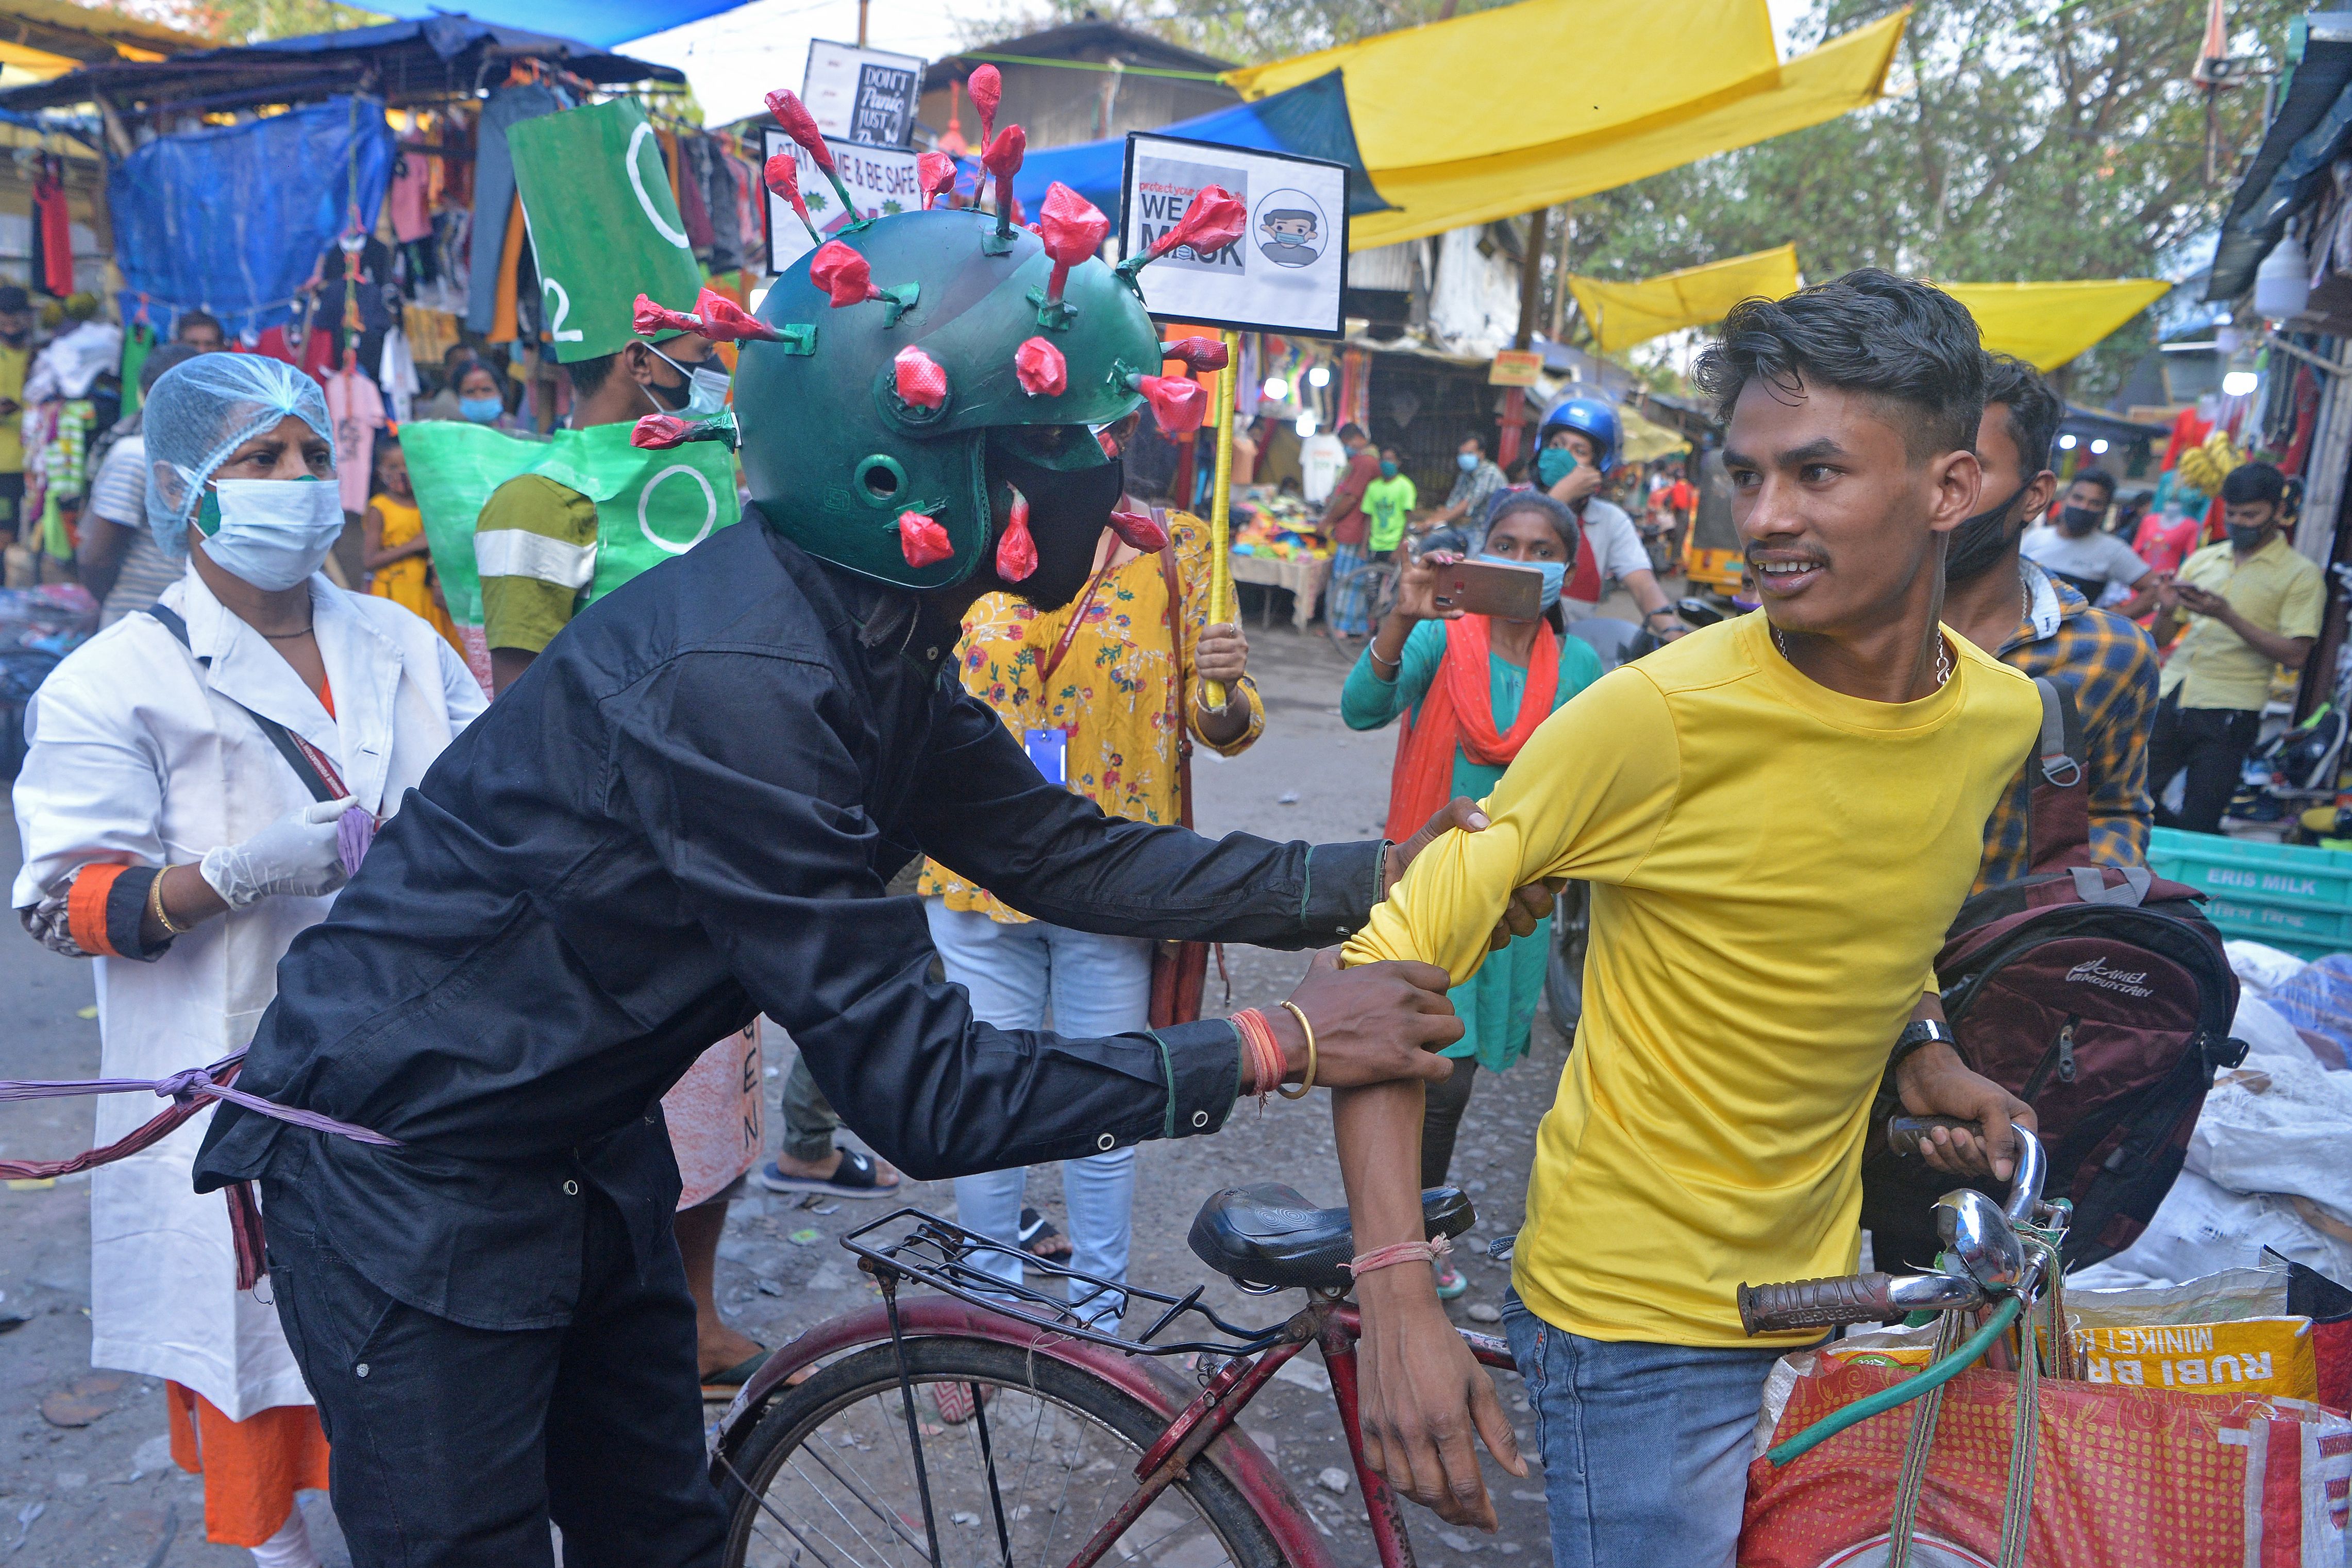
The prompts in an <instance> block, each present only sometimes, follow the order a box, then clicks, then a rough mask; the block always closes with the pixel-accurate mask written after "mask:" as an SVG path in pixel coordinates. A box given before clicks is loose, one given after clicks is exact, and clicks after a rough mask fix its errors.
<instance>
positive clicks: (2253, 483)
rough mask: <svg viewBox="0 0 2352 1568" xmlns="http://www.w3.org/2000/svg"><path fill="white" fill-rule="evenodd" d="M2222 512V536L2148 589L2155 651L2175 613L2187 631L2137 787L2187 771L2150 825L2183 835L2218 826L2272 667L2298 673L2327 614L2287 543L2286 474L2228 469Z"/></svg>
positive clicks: (2310, 569)
mask: <svg viewBox="0 0 2352 1568" xmlns="http://www.w3.org/2000/svg"><path fill="white" fill-rule="evenodd" d="M2221 519H2222V524H2223V526H2224V527H2225V528H2228V529H2229V531H2230V537H2229V538H2228V540H2227V541H2226V542H2224V543H2221V544H2217V545H2208V546H2207V547H2206V548H2205V549H2201V550H2199V551H2198V552H2197V553H2196V554H2195V555H2192V556H2190V557H2189V559H2187V560H2184V561H2182V562H2181V563H2180V575H2179V578H2178V579H2176V580H2174V581H2172V582H2170V583H2168V584H2166V585H2165V586H2164V587H2163V588H2160V589H2158V591H2157V601H2158V603H2159V604H2161V605H2162V606H2163V608H2162V609H2160V610H2158V612H2157V616H2156V627H2155V632H2156V641H2157V644H2158V646H2159V647H2161V646H2163V645H2164V644H2165V643H2169V642H2170V641H2171V640H2172V636H2173V633H2174V632H2175V631H2176V630H2177V629H2178V628H2179V624H2180V622H2181V620H2182V619H2183V617H2184V615H2185V616H2186V618H2187V620H2188V622H2189V630H2188V631H2187V632H2182V633H2181V634H2180V645H2179V647H2177V648H2175V649H2173V651H2172V657H2171V658H2170V659H2168V660H2167V661H2166V663H2165V666H2164V681H2163V684H2162V685H2159V686H2158V688H2157V690H2158V694H2159V695H2158V703H2157V706H2156V733H2155V734H2154V735H2153V736H2151V737H2149V739H2148V745H2147V787H2148V789H2150V790H2151V791H2153V792H2154V793H2155V794H2156V795H2157V797H2158V800H2159V802H2160V801H2161V800H2162V797H2163V794H2164V789H2165V786H2166V785H2168V784H2169V783H2171V782H2172V776H2173V775H2174V774H2176V773H2178V772H2179V771H2180V770H2181V769H2182V768H2187V769H2188V770H2189V779H2188V781H2187V782H2186V783H2185V784H2184V785H2183V786H2182V789H2181V795H2180V810H2179V812H2178V813H2177V814H2176V813H2174V812H2170V811H2168V810H2165V809H2164V807H2163V806H2162V804H2160V803H2159V804H2158V807H2157V810H2156V821H2157V824H2158V826H2159V827H2166V828H2186V829H2188V830H2189V831H2190V832H2192V833H2218V832H2220V831H2221V813H2222V812H2223V811H2224V810H2227V809H2228V807H2229V804H2230V797H2231V796H2232V795H2234V794H2236V793H2237V792H2238V774H2239V771H2240V769H2241V768H2242V767H2243V766H2244V764H2245V760H2246V753H2247V752H2249V751H2251V750H2252V749H2253V745H2254V741H2255V738H2256V737H2257V734H2258V732H2259V731H2260V730H2261V728H2262V724H2263V705H2265V704H2266V703H2268V702H2269V701H2270V697H2271V673H2272V672H2273V670H2274V669H2276V668H2277V667H2278V666H2280V665H2282V664H2284V666H2286V668H2288V669H2290V670H2300V669H2302V668H2303V666H2304V664H2305V661H2306V660H2308V659H2309V658H2310V657H2311V648H2312V644H2313V643H2315V642H2316V641H2318V638H2319V623H2320V620H2321V618H2322V617H2323V616H2324V615H2326V612H2327V588H2326V582H2325V581H2324V580H2322V579H2321V577H2320V575H2319V569H2318V568H2317V567H2315V566H2314V565H2312V563H2311V562H2310V561H2309V560H2308V559H2305V557H2304V556H2303V555H2302V554H2301V553H2299V552H2298V551H2297V550H2296V549H2295V548H2294V546H2293V545H2291V544H2289V543H2288V542H2287V541H2286V538H2285V535H2284V530H2285V527H2286V523H2287V520H2288V517H2287V509H2286V479H2285V476H2283V475H2282V474H2280V473H2279V471H2278V470H2277V469H2275V468H2273V467H2272V466H2271V465H2269V464H2267V463H2249V464H2246V465H2243V466H2242V467H2238V468H2233V469H2231V471H2230V473H2229V475H2228V476H2227V477H2225V478H2224V479H2223V480H2222V481H2221Z"/></svg>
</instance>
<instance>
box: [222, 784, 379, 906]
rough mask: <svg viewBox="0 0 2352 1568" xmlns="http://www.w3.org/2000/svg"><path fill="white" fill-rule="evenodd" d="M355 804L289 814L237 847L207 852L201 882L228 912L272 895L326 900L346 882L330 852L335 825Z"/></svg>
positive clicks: (330, 803)
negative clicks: (207, 884)
mask: <svg viewBox="0 0 2352 1568" xmlns="http://www.w3.org/2000/svg"><path fill="white" fill-rule="evenodd" d="M357 804H359V802H358V801H357V800H354V799H352V797H351V796H349V795H346V796H344V797H343V798H342V799H341V800H320V801H317V802H315V803H313V804H311V805H308V806H304V807H302V808H300V809H299V810H293V811H289V812H287V813H286V815H284V816H282V817H280V818H278V821H274V822H272V823H270V824H269V826H268V827H266V828H264V829H262V830H261V831H259V832H257V833H256V834H254V835H253V837H251V838H249V839H247V840H246V841H245V842H243V843H241V844H223V845H221V846H220V847H219V848H218V849H213V850H206V851H205V859H204V864H203V868H202V869H203V872H204V878H205V882H207V883H211V884H212V890H213V891H214V892H215V893H217V894H220V895H221V897H222V898H223V899H224V900H226V903H227V904H228V906H229V907H230V908H231V909H243V908H245V907H246V906H247V905H248V904H253V903H255V902H256V901H257V900H259V899H264V898H267V897H268V896H269V895H270V894H274V893H291V894H299V896H301V897H304V898H317V897H319V896H320V895H321V894H329V893H332V892H334V891H335V889H337V888H339V887H341V886H342V885H343V883H345V882H347V881H349V880H350V878H349V876H348V875H347V874H346V873H344V871H343V857H342V856H341V853H339V852H337V851H336V848H335V831H336V828H335V825H336V823H337V822H339V821H341V819H342V815H343V813H344V812H345V811H348V810H351V809H352V807H353V806H355V805H357Z"/></svg>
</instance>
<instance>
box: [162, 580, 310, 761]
mask: <svg viewBox="0 0 2352 1568" xmlns="http://www.w3.org/2000/svg"><path fill="white" fill-rule="evenodd" d="M146 613H147V614H149V615H150V616H152V617H153V618H154V619H155V620H156V621H157V622H160V623H161V624H162V626H163V630H164V631H166V632H170V633H171V634H172V635H173V637H176V638H178V639H179V643H180V646H181V647H183V648H185V649H186V650H187V651H188V653H189V656H190V657H192V658H194V656H195V652H196V645H195V644H194V643H191V642H190V641H188V623H187V622H185V621H183V620H182V619H180V612H178V611H176V610H173V609H172V608H171V607H170V606H168V605H163V604H151V605H149V606H148V607H147V611H146ZM196 663H197V664H199V665H203V666H209V665H210V664H212V661H211V660H210V659H203V658H198V659H196ZM215 695H220V694H215ZM227 700H228V701H229V702H230V703H232V704H235V705H236V707H237V708H238V709H239V710H240V711H242V712H243V713H244V715H245V716H246V717H247V718H249V719H251V720H252V721H253V722H254V724H255V726H256V727H258V728H259V729H260V731H261V733H262V734H263V735H264V736H266V737H268V741H269V744H270V745H272V746H274V747H277V748H278V756H280V757H282V758H286V761H287V764H288V766H289V767H291V768H293V769H294V777H295V778H297V779H300V780H302V787H303V788H304V789H308V790H310V798H311V799H312V800H319V801H321V802H324V801H328V800H341V799H342V798H343V796H344V795H345V793H347V791H345V790H344V789H343V788H342V787H341V780H334V781H330V780H329V779H328V777H327V774H326V772H325V771H324V770H323V769H321V768H320V766H319V763H318V762H317V761H313V760H312V754H311V752H310V747H306V746H304V745H303V744H302V742H301V741H300V740H299V738H298V737H296V736H295V735H294V733H293V731H291V730H289V729H288V728H287V727H285V726H284V725H282V724H280V723H278V721H277V720H276V719H274V718H270V717H268V716H264V715H262V714H257V713H256V712H254V711H253V710H252V709H251V708H249V707H247V706H245V705H244V704H243V703H241V702H237V700H236V698H235V697H229V698H227Z"/></svg>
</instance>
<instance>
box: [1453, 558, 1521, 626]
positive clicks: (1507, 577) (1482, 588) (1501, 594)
mask: <svg viewBox="0 0 2352 1568" xmlns="http://www.w3.org/2000/svg"><path fill="white" fill-rule="evenodd" d="M1436 598H1437V607H1438V608H1439V609H1440V610H1460V611H1462V612H1465V613H1467V614H1471V615H1495V616H1499V617H1501V618H1502V619H1503V620H1505V621H1533V620H1534V619H1536V618H1537V617H1538V616H1539V615H1541V614H1542V613H1543V573H1542V572H1541V571H1539V570H1537V569H1536V568H1534V567H1531V566H1519V565H1517V564H1514V563H1511V562H1507V561H1491V560H1462V561H1455V562H1454V564H1453V565H1452V566H1441V567H1439V568H1438V569H1437V591H1436Z"/></svg>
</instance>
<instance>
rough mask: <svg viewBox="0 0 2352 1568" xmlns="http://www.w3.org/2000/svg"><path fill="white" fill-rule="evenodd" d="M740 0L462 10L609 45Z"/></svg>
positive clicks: (485, 5)
mask: <svg viewBox="0 0 2352 1568" xmlns="http://www.w3.org/2000/svg"><path fill="white" fill-rule="evenodd" d="M741 4H743V0H564V4H563V5H560V6H554V7H551V6H550V5H548V4H547V0H473V4H471V5H468V6H467V13H468V14H469V15H470V16H473V17H474V18H475V19H476V20H477V21H482V22H488V23H490V24H492V25H494V26H501V27H528V28H530V29H532V30H533V31H536V30H537V29H538V28H540V27H541V26H544V25H545V24H546V23H548V22H551V21H560V22H562V24H563V30H564V32H565V33H566V34H568V35H569V36H571V37H575V38H578V39H580V40H581V41H582V42H583V43H590V44H599V45H604V46H610V45H614V44H618V43H625V42H626V41H627V40H629V39H631V38H642V37H646V35H647V34H648V33H666V32H667V31H668V30H669V29H670V28H672V27H680V26H685V25H686V24H687V23H688V22H699V21H700V20H702V18H704V17H705V16H717V15H718V14H719V12H721V11H732V10H733V9H735V7H736V6H738V5H741ZM366 8H367V9H369V10H371V11H380V12H382V13H383V14H384V15H385V16H413V17H418V18H423V17H429V16H436V15H437V14H438V13H439V11H440V10H441V7H440V6H437V5H433V4H431V3H430V0H390V3H389V4H386V3H385V0H368V5H367V7H366Z"/></svg>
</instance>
